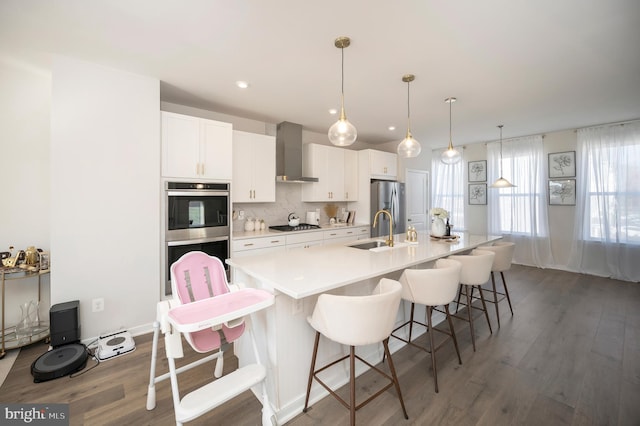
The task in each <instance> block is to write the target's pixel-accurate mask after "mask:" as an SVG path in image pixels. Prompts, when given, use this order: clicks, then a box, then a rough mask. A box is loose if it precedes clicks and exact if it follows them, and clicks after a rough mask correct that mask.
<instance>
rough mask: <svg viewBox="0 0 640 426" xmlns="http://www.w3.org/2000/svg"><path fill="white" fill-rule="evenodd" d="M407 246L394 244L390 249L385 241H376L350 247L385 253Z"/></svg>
mask: <svg viewBox="0 0 640 426" xmlns="http://www.w3.org/2000/svg"><path fill="white" fill-rule="evenodd" d="M406 245H407V244H406V243H397V242H394V243H393V247H389V246H388V245H387V243H386V242H385V241H381V240H376V241H369V242H366V243H362V244H355V245H352V246H349V247H353V248H357V249H361V250H371V251H384V250H392V249H394V248H397V247H403V246H406Z"/></svg>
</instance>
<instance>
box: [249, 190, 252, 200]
mask: <svg viewBox="0 0 640 426" xmlns="http://www.w3.org/2000/svg"><path fill="white" fill-rule="evenodd" d="M251 192H252V191H251V190H249V199H251Z"/></svg>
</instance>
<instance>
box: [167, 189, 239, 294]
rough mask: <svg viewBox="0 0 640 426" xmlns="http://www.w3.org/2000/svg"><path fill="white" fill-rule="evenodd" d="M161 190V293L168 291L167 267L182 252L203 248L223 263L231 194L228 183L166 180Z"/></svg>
mask: <svg viewBox="0 0 640 426" xmlns="http://www.w3.org/2000/svg"><path fill="white" fill-rule="evenodd" d="M165 192H166V200H165V206H166V217H165V243H166V262H167V264H166V282H165V291H164V293H165V295H169V294H171V281H170V280H171V274H170V270H169V268H170V267H171V264H172V263H173V262H175V261H176V260H178V259H179V258H180V256H182V255H183V254H185V253H188V252H190V251H195V250H197V251H203V252H205V253H207V254H209V255H211V256H216V257H218V258H219V259H220V260H222V262H223V263H224V261H225V259H227V258H228V257H229V240H230V235H231V226H230V224H229V219H230V215H229V212H230V211H231V197H230V196H229V184H228V183H193V182H166V185H165ZM225 267H226V268H227V272H228V267H227V265H226V264H225Z"/></svg>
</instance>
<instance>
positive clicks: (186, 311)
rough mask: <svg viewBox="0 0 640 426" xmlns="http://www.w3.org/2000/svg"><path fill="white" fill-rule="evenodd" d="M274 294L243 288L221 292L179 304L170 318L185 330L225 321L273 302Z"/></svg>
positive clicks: (179, 327)
mask: <svg viewBox="0 0 640 426" xmlns="http://www.w3.org/2000/svg"><path fill="white" fill-rule="evenodd" d="M273 301H274V297H273V294H271V293H269V292H268V291H266V290H260V289H255V288H244V289H242V290H238V291H234V292H231V293H226V294H222V295H220V296H215V297H210V298H208V299H202V300H198V301H196V302H193V303H187V304H186V305H180V306H177V307H175V308H173V309H171V310H170V311H169V314H168V318H169V322H171V324H172V325H173V326H174V327H175V328H176V329H178V331H180V332H183V333H192V332H194V331H198V330H204V329H205V328H210V327H213V326H216V325H220V324H223V323H225V322H228V321H231V320H233V319H236V318H240V317H242V316H244V315H248V314H250V313H252V312H256V311H259V310H261V309H264V308H266V307H268V306H271V305H273Z"/></svg>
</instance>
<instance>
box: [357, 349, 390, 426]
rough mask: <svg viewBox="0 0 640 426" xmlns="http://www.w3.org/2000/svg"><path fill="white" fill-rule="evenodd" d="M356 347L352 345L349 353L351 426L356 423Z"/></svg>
mask: <svg viewBox="0 0 640 426" xmlns="http://www.w3.org/2000/svg"><path fill="white" fill-rule="evenodd" d="M355 352H356V349H355V347H354V346H351V351H350V353H349V365H350V368H349V388H350V395H351V404H350V405H349V411H350V413H349V422H350V424H351V426H355V424H356V353H355ZM389 360H391V357H389Z"/></svg>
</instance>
